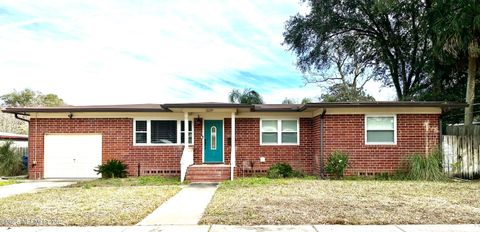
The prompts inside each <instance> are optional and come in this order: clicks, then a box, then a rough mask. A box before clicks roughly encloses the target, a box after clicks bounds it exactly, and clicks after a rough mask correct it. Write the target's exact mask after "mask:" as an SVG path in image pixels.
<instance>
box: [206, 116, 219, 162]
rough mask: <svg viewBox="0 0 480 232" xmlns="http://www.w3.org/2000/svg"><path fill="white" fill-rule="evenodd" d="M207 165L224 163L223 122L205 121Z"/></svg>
mask: <svg viewBox="0 0 480 232" xmlns="http://www.w3.org/2000/svg"><path fill="white" fill-rule="evenodd" d="M204 126H205V128H204V131H205V143H204V146H205V157H204V162H205V163H223V121H222V120H205V123H204Z"/></svg>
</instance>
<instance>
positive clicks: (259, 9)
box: [0, 0, 394, 105]
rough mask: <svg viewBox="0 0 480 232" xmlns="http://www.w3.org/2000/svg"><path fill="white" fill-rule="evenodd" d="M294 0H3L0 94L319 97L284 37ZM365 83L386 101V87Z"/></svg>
mask: <svg viewBox="0 0 480 232" xmlns="http://www.w3.org/2000/svg"><path fill="white" fill-rule="evenodd" d="M307 10H308V9H307V8H306V6H305V5H302V4H301V3H300V1H295V0H294V1H292V0H274V1H266V0H265V1H264V0H256V1H253V0H251V1H243V0H242V1H238V0H232V1H228V0H217V1H213V0H196V1H187V0H171V1H168V0H162V1H106V0H102V1H73V0H72V1H63V0H62V1H60V0H59V1H43V0H42V1H33V0H32V1H21V0H14V1H3V2H0V76H1V79H2V84H1V85H0V94H3V93H7V92H10V91H12V90H13V89H16V90H20V89H23V88H32V89H34V90H38V91H41V92H44V93H56V94H58V95H59V96H60V97H62V98H63V99H64V100H65V101H66V102H67V103H69V104H74V105H88V104H126V103H166V102H198V101H218V102H225V101H227V95H228V92H229V91H230V90H231V89H232V88H252V89H255V90H257V91H258V92H260V93H261V94H262V95H263V96H264V98H265V100H266V102H267V103H280V102H281V101H282V100H283V99H284V98H285V97H290V98H295V99H301V98H303V97H312V98H315V97H318V96H320V95H321V93H322V91H323V90H322V89H321V88H319V87H318V86H313V85H311V86H304V84H303V81H302V74H301V73H300V72H299V71H298V70H297V68H296V67H295V57H294V56H293V55H292V54H291V53H290V52H289V51H287V48H286V47H285V46H283V45H282V41H283V37H282V33H283V30H284V23H285V21H286V20H287V19H288V18H289V17H290V16H292V15H294V14H296V13H297V12H305V11H307ZM379 89H380V85H379V84H378V83H371V84H369V85H368V86H367V91H368V92H369V93H370V94H372V95H373V96H374V97H376V98H377V100H392V99H393V96H394V93H393V92H392V90H391V89H384V90H382V91H381V92H379Z"/></svg>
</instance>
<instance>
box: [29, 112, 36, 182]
mask: <svg viewBox="0 0 480 232" xmlns="http://www.w3.org/2000/svg"><path fill="white" fill-rule="evenodd" d="M37 114H38V113H35V138H34V139H33V161H32V167H35V166H37V137H38V117H37ZM28 128H29V129H30V127H28ZM29 134H30V133H29ZM34 170H35V171H33V176H34V179H37V174H38V172H37V171H36V170H37V169H36V167H35V169H34Z"/></svg>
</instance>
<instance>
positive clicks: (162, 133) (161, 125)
mask: <svg viewBox="0 0 480 232" xmlns="http://www.w3.org/2000/svg"><path fill="white" fill-rule="evenodd" d="M150 137H151V138H150V139H151V143H160V144H168V143H177V121H153V120H152V121H151V122H150Z"/></svg>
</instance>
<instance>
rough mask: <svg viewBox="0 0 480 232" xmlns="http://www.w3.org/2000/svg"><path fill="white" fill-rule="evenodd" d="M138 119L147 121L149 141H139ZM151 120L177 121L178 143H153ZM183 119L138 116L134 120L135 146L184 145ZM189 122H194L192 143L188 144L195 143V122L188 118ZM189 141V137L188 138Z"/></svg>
mask: <svg viewBox="0 0 480 232" xmlns="http://www.w3.org/2000/svg"><path fill="white" fill-rule="evenodd" d="M137 121H147V143H137V134H136V132H137V128H136V127H137V124H136V122H137ZM151 121H177V142H176V143H152V140H151ZM183 121H184V120H183V119H173V118H172V119H167V118H162V119H156V118H150V119H144V118H136V119H134V120H133V145H134V146H184V145H185V144H184V143H180V140H181V123H183ZM188 121H189V122H192V132H191V133H192V143H189V144H188V145H189V146H191V145H194V143H195V138H194V136H195V133H194V131H195V124H194V122H193V120H190V119H189V120H188ZM186 140H187V141H188V138H187V139H186Z"/></svg>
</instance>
